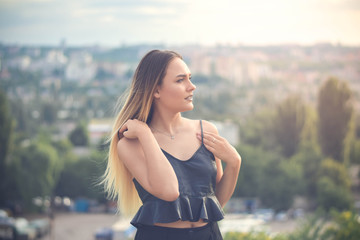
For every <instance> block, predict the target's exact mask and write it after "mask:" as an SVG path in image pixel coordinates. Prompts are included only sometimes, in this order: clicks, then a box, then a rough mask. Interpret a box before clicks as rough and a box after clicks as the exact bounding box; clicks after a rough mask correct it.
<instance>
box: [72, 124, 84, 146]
mask: <svg viewBox="0 0 360 240" xmlns="http://www.w3.org/2000/svg"><path fill="white" fill-rule="evenodd" d="M69 139H70V141H71V143H72V144H73V145H74V146H87V145H88V144H89V136H88V131H87V129H86V126H85V124H82V123H80V124H78V125H77V126H76V127H75V129H74V130H73V131H72V132H71V133H70V135H69Z"/></svg>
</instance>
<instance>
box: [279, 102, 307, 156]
mask: <svg viewBox="0 0 360 240" xmlns="http://www.w3.org/2000/svg"><path fill="white" fill-rule="evenodd" d="M305 114H306V108H305V105H304V103H303V102H302V100H301V98H300V97H298V96H290V97H288V98H287V99H285V100H284V101H283V102H281V103H280V104H279V105H278V106H277V107H276V114H275V117H274V120H273V127H272V128H273V131H274V137H275V140H276V141H277V143H278V144H279V145H280V146H281V149H282V153H283V155H284V156H285V157H291V156H292V155H294V154H295V153H296V151H297V149H298V146H299V143H300V139H301V138H300V136H301V132H302V130H303V127H304V124H305V119H306V115H305Z"/></svg>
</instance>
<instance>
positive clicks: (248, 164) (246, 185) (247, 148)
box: [233, 145, 278, 197]
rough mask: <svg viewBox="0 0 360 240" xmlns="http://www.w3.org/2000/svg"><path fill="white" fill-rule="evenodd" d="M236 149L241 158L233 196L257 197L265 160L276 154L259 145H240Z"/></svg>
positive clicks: (273, 157)
mask: <svg viewBox="0 0 360 240" xmlns="http://www.w3.org/2000/svg"><path fill="white" fill-rule="evenodd" d="M237 150H238V151H239V152H240V153H241V158H242V159H243V161H242V163H241V171H240V174H239V178H238V182H237V185H236V189H235V192H234V194H233V196H234V197H257V196H259V193H260V186H261V184H262V176H263V171H264V167H265V165H266V162H267V161H270V160H271V159H277V158H278V156H277V155H276V156H275V154H271V153H266V152H264V151H263V150H262V149H261V148H260V147H254V146H251V145H240V146H239V147H237Z"/></svg>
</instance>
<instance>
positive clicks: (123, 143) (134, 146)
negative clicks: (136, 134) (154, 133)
mask: <svg viewBox="0 0 360 240" xmlns="http://www.w3.org/2000/svg"><path fill="white" fill-rule="evenodd" d="M140 149H141V145H140V143H139V141H138V140H130V139H127V138H125V137H123V138H121V139H120V140H119V141H118V143H117V152H118V155H119V157H120V158H121V159H122V160H123V161H125V162H126V160H127V159H130V158H131V156H134V155H136V154H137V153H138V152H139V150H140Z"/></svg>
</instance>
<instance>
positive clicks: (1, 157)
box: [0, 89, 12, 205]
mask: <svg viewBox="0 0 360 240" xmlns="http://www.w3.org/2000/svg"><path fill="white" fill-rule="evenodd" d="M11 129H12V118H11V115H10V111H9V109H8V102H7V98H6V95H5V93H4V92H3V91H2V90H1V89H0V143H1V144H0V193H1V194H0V195H1V197H0V205H2V204H4V201H5V200H6V196H5V194H4V193H6V192H7V191H6V176H7V174H8V173H7V171H6V169H7V168H8V164H7V157H8V152H9V146H10V139H11V132H12V131H11Z"/></svg>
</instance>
